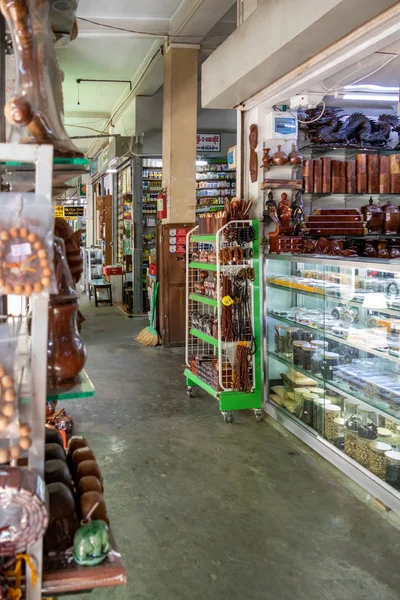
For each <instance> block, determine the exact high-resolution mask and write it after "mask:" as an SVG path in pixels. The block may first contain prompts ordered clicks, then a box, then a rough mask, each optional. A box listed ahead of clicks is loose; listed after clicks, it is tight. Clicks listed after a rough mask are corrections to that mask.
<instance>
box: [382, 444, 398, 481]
mask: <svg viewBox="0 0 400 600" xmlns="http://www.w3.org/2000/svg"><path fill="white" fill-rule="evenodd" d="M385 457H386V461H387V462H386V475H385V481H386V483H389V484H390V485H392V486H393V487H394V488H395V489H396V490H400V452H396V451H395V450H389V451H388V452H385Z"/></svg>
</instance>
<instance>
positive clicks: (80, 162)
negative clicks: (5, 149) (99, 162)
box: [0, 157, 90, 167]
mask: <svg viewBox="0 0 400 600" xmlns="http://www.w3.org/2000/svg"><path fill="white" fill-rule="evenodd" d="M0 164H2V165H5V166H6V167H31V166H32V163H23V162H18V161H6V162H1V163H0ZM89 164H90V160H89V159H88V158H60V157H59V158H57V157H56V158H54V159H53V165H54V166H55V167H57V166H58V165H70V166H74V167H76V166H79V167H86V166H88V165H89Z"/></svg>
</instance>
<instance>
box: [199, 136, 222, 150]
mask: <svg viewBox="0 0 400 600" xmlns="http://www.w3.org/2000/svg"><path fill="white" fill-rule="evenodd" d="M197 152H221V134H220V133H198V134H197Z"/></svg>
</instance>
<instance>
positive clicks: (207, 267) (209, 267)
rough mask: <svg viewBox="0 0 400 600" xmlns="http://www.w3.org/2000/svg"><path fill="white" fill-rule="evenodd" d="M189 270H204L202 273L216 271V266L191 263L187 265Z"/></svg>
mask: <svg viewBox="0 0 400 600" xmlns="http://www.w3.org/2000/svg"><path fill="white" fill-rule="evenodd" d="M189 268H190V269H204V271H216V270H217V265H212V264H210V263H202V262H191V263H189Z"/></svg>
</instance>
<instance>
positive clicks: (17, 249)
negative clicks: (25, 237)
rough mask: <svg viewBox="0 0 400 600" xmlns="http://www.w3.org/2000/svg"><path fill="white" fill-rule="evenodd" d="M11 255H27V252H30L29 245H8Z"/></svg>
mask: <svg viewBox="0 0 400 600" xmlns="http://www.w3.org/2000/svg"><path fill="white" fill-rule="evenodd" d="M10 254H11V256H27V255H28V254H32V250H31V245H30V244H28V243H26V244H13V245H12V246H11V247H10Z"/></svg>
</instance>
